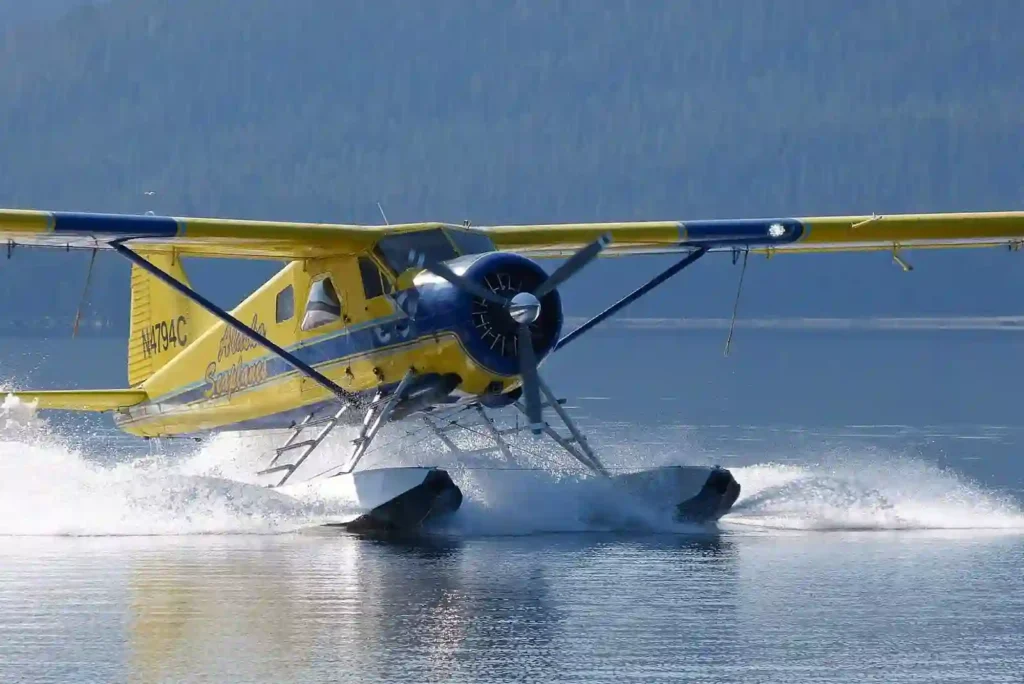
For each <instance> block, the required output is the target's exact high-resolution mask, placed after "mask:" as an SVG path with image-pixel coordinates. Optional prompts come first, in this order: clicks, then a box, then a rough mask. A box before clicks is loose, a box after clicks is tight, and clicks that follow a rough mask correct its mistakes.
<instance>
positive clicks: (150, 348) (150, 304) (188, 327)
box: [128, 254, 214, 387]
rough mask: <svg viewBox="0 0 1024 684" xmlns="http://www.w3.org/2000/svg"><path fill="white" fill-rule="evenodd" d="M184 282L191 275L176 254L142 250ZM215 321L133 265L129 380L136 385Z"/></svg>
mask: <svg viewBox="0 0 1024 684" xmlns="http://www.w3.org/2000/svg"><path fill="white" fill-rule="evenodd" d="M143 256H144V257H145V258H146V260H147V261H149V262H150V263H152V264H153V265H154V266H157V267H159V268H160V269H161V270H163V271H165V272H166V273H168V274H169V275H171V276H173V277H174V278H176V279H178V280H180V281H181V282H182V283H184V284H186V285H188V277H187V276H186V275H185V270H184V268H182V264H181V258H180V257H178V256H177V255H175V254H143ZM213 322H214V319H213V317H212V316H210V314H209V313H207V312H206V311H205V310H204V309H202V308H200V307H198V306H196V305H195V304H193V303H192V302H191V301H190V300H188V299H186V298H185V297H182V296H181V295H180V294H178V293H177V292H175V291H174V290H172V289H171V288H170V287H168V286H167V285H166V284H164V283H162V282H161V281H159V280H157V279H156V278H154V277H153V276H151V275H150V274H148V273H146V272H145V271H143V270H142V269H141V268H139V267H138V266H134V265H133V266H132V313H131V332H130V333H129V337H128V384H129V385H130V386H131V387H137V386H138V385H140V384H141V383H143V382H144V381H146V380H147V379H148V378H149V377H150V376H152V375H153V374H154V373H156V372H157V371H158V370H160V369H161V368H163V367H164V366H166V365H167V364H168V363H169V362H170V361H171V360H172V359H174V357H176V356H177V355H178V354H180V353H181V352H182V351H184V350H185V348H186V347H188V345H190V344H191V343H192V342H193V341H195V339H196V338H198V337H199V335H200V334H201V333H202V332H203V331H204V330H206V329H207V328H209V327H210V325H211V324H212V323H213Z"/></svg>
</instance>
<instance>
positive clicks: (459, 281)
mask: <svg viewBox="0 0 1024 684" xmlns="http://www.w3.org/2000/svg"><path fill="white" fill-rule="evenodd" d="M610 242H611V234H609V233H605V234H604V235H602V236H601V237H599V238H598V239H597V240H594V241H593V242H591V243H590V244H588V245H587V246H585V247H583V248H582V249H580V250H579V251H578V252H576V253H575V254H573V255H572V256H571V257H569V258H568V259H566V261H565V263H563V264H562V265H561V266H559V267H558V268H557V269H555V272H554V273H552V274H551V275H550V276H548V278H547V279H546V280H544V281H543V282H541V283H540V285H538V286H537V287H535V288H534V289H533V290H532V291H528V290H524V291H522V292H519V293H517V294H516V295H515V296H513V297H512V298H511V299H508V298H506V297H503V296H501V295H500V294H498V293H497V292H494V291H492V290H491V289H489V288H488V287H485V286H483V285H481V284H479V283H477V282H475V281H472V280H469V279H467V278H464V277H462V276H461V275H459V274H457V273H455V271H453V270H452V269H451V268H449V267H448V266H447V265H446V264H444V263H443V262H439V261H438V262H433V263H425V262H423V267H424V268H425V269H427V270H428V271H430V272H431V273H433V274H434V275H436V276H438V277H440V278H443V279H444V280H447V281H448V282H449V283H451V284H452V285H454V286H455V287H457V288H459V289H460V290H462V291H464V292H468V293H470V294H472V295H474V296H476V297H478V298H480V299H483V300H484V301H487V302H490V303H491V304H494V305H495V307H494V308H495V309H497V310H498V311H499V312H500V313H499V315H505V316H508V318H509V319H510V323H512V324H513V325H514V326H515V329H516V340H517V345H516V346H517V350H518V355H519V375H520V376H521V377H522V379H523V399H524V401H525V403H526V417H527V418H528V419H529V421H530V429H531V430H533V434H535V435H539V434H540V433H541V431H542V430H543V429H544V427H545V424H544V416H543V404H542V403H541V381H540V375H539V374H538V371H537V355H536V352H535V351H534V349H533V337H532V335H531V333H530V325H531V324H532V323H534V322H535V321H536V320H537V319H538V318H539V317H540V313H541V304H540V302H541V300H542V299H543V298H544V297H545V296H546V295H547V294H549V293H551V292H553V291H554V290H555V289H556V288H557V287H558V286H559V285H561V284H562V283H564V282H566V281H567V280H569V278H571V277H573V276H574V275H576V274H577V273H579V271H581V270H582V269H583V268H584V267H585V266H586V265H587V264H589V263H590V262H591V261H593V260H594V259H596V258H597V256H598V255H599V254H600V253H601V252H602V251H603V250H604V248H605V247H607V246H608V244H609V243H610Z"/></svg>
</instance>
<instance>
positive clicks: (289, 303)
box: [277, 285, 295, 323]
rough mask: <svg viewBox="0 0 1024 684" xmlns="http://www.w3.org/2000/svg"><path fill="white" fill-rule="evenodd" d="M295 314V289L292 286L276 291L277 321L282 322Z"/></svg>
mask: <svg viewBox="0 0 1024 684" xmlns="http://www.w3.org/2000/svg"><path fill="white" fill-rule="evenodd" d="M294 315H295V290H293V289H292V286H291V285H289V286H288V287H286V288H284V289H283V290H281V291H280V292H278V293H277V322H278V323H284V322H285V321H287V320H291V317H292V316H294Z"/></svg>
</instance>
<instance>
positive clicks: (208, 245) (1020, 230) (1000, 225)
mask: <svg viewBox="0 0 1024 684" xmlns="http://www.w3.org/2000/svg"><path fill="white" fill-rule="evenodd" d="M435 228H446V229H447V230H449V231H455V232H472V233H476V234H477V235H481V234H483V235H486V236H488V237H489V238H490V239H491V240H492V241H493V243H494V245H495V247H496V248H497V249H499V250H502V251H514V252H520V253H523V254H530V255H534V256H565V255H568V254H569V253H571V252H574V251H576V250H577V249H579V248H580V247H582V246H583V245H585V244H587V243H589V242H591V241H593V240H595V239H597V238H598V237H599V236H600V235H601V234H603V233H606V232H609V233H611V235H612V243H611V245H610V246H609V248H608V249H607V250H605V255H606V256H619V255H626V254H645V253H647V254H651V253H654V254H657V253H665V252H679V251H688V250H691V249H693V248H695V247H706V248H707V249H710V250H729V249H736V248H741V249H744V248H745V249H750V250H752V251H755V252H772V253H774V252H788V251H792V252H835V251H872V250H875V251H877V250H899V249H916V248H953V247H993V246H1001V245H1002V246H1005V245H1009V246H1011V247H1020V245H1021V243H1022V241H1024V212H989V213H962V214H895V215H888V216H828V217H810V218H767V219H736V220H711V221H707V220H704V221H650V222H625V223H571V224H554V225H522V226H494V227H484V228H473V229H467V228H463V227H462V226H454V225H448V224H444V223H413V224H403V225H393V226H356V225H339V224H320V223H284V222H272V221H246V220H231V219H208V218H176V217H167V216H132V215H121V214H82V213H70V212H44V211H18V210H0V240H2V241H4V242H6V243H8V244H9V245H22V244H25V245H41V246H50V247H65V246H68V247H84V248H105V247H108V246H109V245H110V243H111V242H113V241H116V240H120V241H125V242H128V243H129V244H130V245H131V246H132V247H133V248H135V249H138V250H141V251H144V252H147V253H154V252H170V251H174V252H176V253H178V254H183V255H186V256H208V257H228V258H257V259H261V258H262V259H297V258H311V257H323V256H333V255H340V254H359V253H363V252H365V251H367V250H368V249H370V248H371V247H372V246H373V245H374V244H375V243H376V242H377V241H378V240H379V239H380V238H382V237H385V236H387V235H391V234H394V233H400V232H415V231H421V230H429V229H435Z"/></svg>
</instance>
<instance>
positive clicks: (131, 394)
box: [0, 209, 1024, 532]
mask: <svg viewBox="0 0 1024 684" xmlns="http://www.w3.org/2000/svg"><path fill="white" fill-rule="evenodd" d="M382 214H383V212H382ZM0 239H2V240H4V241H5V242H6V245H7V255H8V257H11V256H12V254H13V253H14V252H15V251H16V250H18V249H20V248H22V247H49V248H60V249H69V250H70V249H81V250H92V254H93V256H95V254H96V251H97V250H113V251H114V252H116V253H117V254H118V255H120V256H121V257H123V258H125V259H127V260H128V261H129V262H131V292H130V300H131V322H130V334H129V340H128V354H127V375H128V383H127V384H128V385H129V387H127V388H124V389H103V390H95V389H70V390H46V391H29V390H18V389H15V390H12V391H11V394H12V395H13V396H15V397H17V398H19V399H20V400H21V401H23V402H26V403H29V404H31V405H34V406H35V407H36V408H37V409H42V410H49V409H55V410H70V411H93V412H106V413H109V414H111V415H112V416H113V419H114V422H115V424H116V425H117V426H118V427H119V428H120V429H121V430H123V431H125V432H127V433H129V434H132V435H137V436H140V437H144V438H172V437H191V438H202V437H203V436H208V435H211V434H215V433H218V432H224V431H247V430H265V431H272V432H273V433H281V436H282V443H281V444H280V446H278V447H275V448H274V449H273V451H272V452H270V453H266V454H254V464H253V468H254V471H255V475H256V477H257V478H258V481H259V482H260V483H261V484H264V485H265V486H268V487H273V488H275V489H276V490H279V491H281V492H282V493H285V494H289V495H299V494H302V493H307V494H308V493H310V492H313V493H315V494H316V495H317V496H319V497H339V498H344V499H345V500H347V501H350V502H352V506H353V508H352V510H353V513H352V515H351V516H348V517H346V518H345V519H343V520H338V521H337V522H331V523H330V524H337V525H339V526H342V527H346V528H348V529H351V530H370V531H397V532H410V531H417V530H421V529H423V528H424V526H429V525H431V524H433V523H434V522H435V521H438V520H442V519H445V518H448V517H450V516H452V515H455V514H456V512H457V510H458V509H459V507H460V505H461V503H462V498H463V495H462V492H461V491H460V489H459V488H458V486H457V485H456V484H455V482H454V481H453V479H452V477H451V475H450V474H449V473H448V472H447V471H446V470H445V469H443V468H440V467H436V466H423V467H419V466H417V467H409V466H407V467H372V468H366V467H363V468H361V467H360V464H361V463H363V457H364V456H365V455H366V454H367V453H368V452H369V451H370V449H371V446H372V445H373V444H374V440H375V439H377V438H378V436H379V434H380V431H381V429H382V427H383V426H385V425H390V424H396V423H402V422H410V421H412V422H415V423H416V424H417V425H418V426H420V427H422V428H423V429H426V430H428V431H429V433H430V434H432V435H433V436H434V437H436V439H437V441H438V443H439V444H442V445H443V446H444V449H446V450H447V451H450V452H451V453H452V455H453V457H454V459H455V460H456V461H458V459H459V458H462V457H464V456H468V455H470V454H473V455H479V454H481V453H493V454H498V455H501V456H503V457H506V458H511V457H512V456H513V454H512V452H511V445H510V444H511V441H512V440H513V439H520V438H525V439H526V440H530V441H533V440H547V442H546V443H548V444H553V445H556V447H557V449H556V450H557V451H558V453H562V454H567V455H568V456H569V457H571V459H572V461H571V462H573V463H575V464H577V467H578V468H580V469H581V470H582V473H583V474H584V476H585V477H594V478H602V479H603V480H606V481H607V482H608V484H609V486H611V487H614V488H621V491H622V492H624V493H628V494H629V495H630V496H636V497H638V498H641V499H643V500H644V501H645V502H649V503H651V504H652V505H656V506H659V507H661V508H663V509H664V510H667V511H669V512H670V513H671V515H672V516H673V517H675V518H676V519H680V520H691V521H697V522H708V521H716V520H718V519H719V518H720V517H721V516H723V515H725V514H726V513H727V512H728V511H729V510H730V508H731V507H732V505H733V503H734V502H735V501H736V499H737V497H738V496H739V493H740V483H738V482H737V481H736V479H735V478H734V477H733V475H732V473H730V472H729V471H728V470H727V469H725V468H721V467H717V466H715V467H704V466H687V465H675V466H666V467H660V468H654V469H647V470H639V471H635V472H614V471H613V470H612V469H609V468H607V467H606V466H605V465H604V463H603V462H602V460H601V459H600V457H599V456H598V453H597V451H598V450H597V449H595V447H594V445H592V444H591V443H590V442H589V441H588V439H587V437H586V436H585V435H584V434H583V432H582V431H581V430H580V428H579V426H578V424H577V421H575V420H574V419H573V416H572V415H571V413H570V411H569V410H567V407H566V406H565V405H564V401H565V400H564V399H563V398H560V397H559V396H558V395H556V394H555V392H554V391H553V390H552V389H551V388H550V387H549V386H548V384H547V383H546V382H545V381H544V379H543V378H542V377H541V375H540V373H539V368H540V366H541V364H542V362H543V361H545V360H546V359H548V358H550V357H551V356H552V355H553V354H556V353H558V352H561V351H562V350H564V349H565V348H566V347H568V346H569V345H570V344H572V343H573V342H576V341H577V340H579V339H580V337H581V336H583V335H584V334H586V333H587V332H588V331H590V330H593V329H594V328H595V327H596V326H598V325H599V324H600V323H601V322H603V321H605V320H607V319H608V318H609V317H611V316H613V315H615V314H616V313H618V312H619V311H621V310H622V309H624V308H625V307H627V306H628V305H629V304H631V303H632V302H635V301H636V300H638V299H639V298H641V297H643V296H644V295H646V294H647V293H649V292H650V291H651V290H653V289H655V288H656V287H659V286H660V285H662V284H664V283H665V282H666V281H668V280H669V279H670V278H672V277H673V276H675V275H677V274H679V273H680V272H681V271H683V270H684V269H686V268H687V267H689V266H690V265H692V264H693V263H695V262H696V261H698V260H699V259H701V258H703V257H704V256H706V255H707V254H710V253H713V252H726V253H731V254H732V255H733V261H734V262H735V261H736V260H737V259H738V258H739V257H740V256H742V258H743V260H744V264H745V263H746V259H747V257H748V256H749V255H751V254H761V255H765V256H767V257H774V256H776V255H780V254H788V253H792V254H803V253H808V254H812V253H828V252H844V251H862V252H876V253H877V252H883V253H885V252H888V253H891V256H892V259H893V260H894V261H895V262H896V263H897V264H898V265H899V266H901V267H903V268H904V270H910V269H911V268H912V267H911V266H910V264H909V262H908V260H907V258H906V252H907V251H908V250H913V249H944V248H945V249H949V248H968V247H1003V248H1006V249H1009V250H1019V249H1020V247H1021V245H1022V244H1024V212H984V213H948V214H898V215H876V214H872V215H870V216H868V215H865V216H829V217H812V218H767V219H738V220H694V221H687V220H669V221H646V222H619V223H575V224H552V225H499V226H489V227H477V226H472V225H470V224H469V223H468V222H463V223H462V224H449V223H410V224H402V225H389V224H387V221H386V219H385V223H384V224H383V225H373V226H363V225H340V224H312V223H287V222H269V221H251V220H232V219H217V218H181V217H170V216H157V215H149V214H147V215H123V214H95V213H77V212H61V211H37V210H14V209H11V210H0ZM652 254H676V255H678V260H677V261H676V262H675V263H673V264H672V265H671V266H669V267H668V268H667V269H665V270H663V271H661V272H660V273H658V274H656V275H654V276H653V277H652V278H651V279H650V280H649V281H648V282H646V283H645V284H644V285H642V286H641V287H639V288H637V289H635V290H633V291H632V292H629V293H627V294H625V295H624V296H622V297H621V298H620V299H618V300H617V301H616V302H614V303H612V304H611V305H610V306H609V307H608V308H607V309H605V310H604V311H602V312H601V313H599V314H597V315H596V316H594V317H593V318H591V319H590V320H588V321H586V322H585V323H583V324H582V325H580V326H579V327H576V328H575V329H573V330H571V331H569V332H567V333H565V334H563V330H562V328H563V305H562V298H561V296H560V293H559V287H560V286H561V285H563V284H564V283H565V282H566V281H568V280H569V279H570V278H572V277H573V276H574V275H576V274H577V273H579V272H580V270H581V269H583V268H585V267H586V266H587V265H588V264H590V263H592V262H593V261H594V259H596V258H598V257H624V256H636V257H638V258H639V257H641V256H643V255H652ZM191 258H213V259H267V260H277V261H282V262H285V265H284V266H283V267H282V268H281V270H280V271H278V272H277V273H276V275H274V276H273V277H271V278H270V279H269V280H268V281H266V282H265V283H264V284H263V285H262V286H261V287H259V288H258V289H256V290H255V291H254V292H252V294H251V295H249V296H248V297H246V298H245V299H244V300H243V301H242V302H241V303H240V304H238V305H237V306H236V307H235V308H233V309H231V310H226V309H224V308H221V307H220V306H218V305H216V304H214V303H213V302H212V301H210V299H208V298H207V297H205V296H204V295H203V294H201V293H199V292H197V291H196V290H195V289H194V288H193V287H192V286H191V285H190V283H189V279H188V277H187V276H186V273H185V270H184V267H183V263H182V262H183V259H191ZM545 258H548V259H560V260H562V261H561V263H560V264H559V265H558V266H557V267H556V268H554V269H553V270H552V271H551V272H550V273H549V272H548V270H546V269H545V268H543V267H542V266H541V263H540V262H539V260H541V259H545ZM86 282H87V283H88V279H87V281H86ZM510 415H514V416H515V417H516V420H515V423H514V424H512V423H511V421H510V419H509V416H510ZM502 416H504V418H502ZM338 426H345V427H346V428H347V430H348V431H349V434H353V433H354V435H355V436H354V437H353V438H352V439H346V440H345V448H344V449H342V451H343V452H344V453H342V454H340V456H338V455H332V456H331V459H330V461H331V462H330V465H329V466H328V467H326V468H322V467H318V468H316V469H315V471H309V469H308V468H304V464H305V463H307V459H309V457H310V456H311V455H312V454H313V453H314V452H316V451H317V450H318V449H320V448H321V447H322V445H323V443H324V440H325V438H327V436H328V434H329V433H331V431H332V430H334V429H336V428H337V427H338ZM459 430H470V431H471V433H472V435H473V436H474V438H473V440H470V443H467V442H466V440H464V439H460V438H459V435H458V434H457V433H458V431H459ZM285 436H287V439H284V437H285ZM481 439H483V440H484V441H483V443H481Z"/></svg>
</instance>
